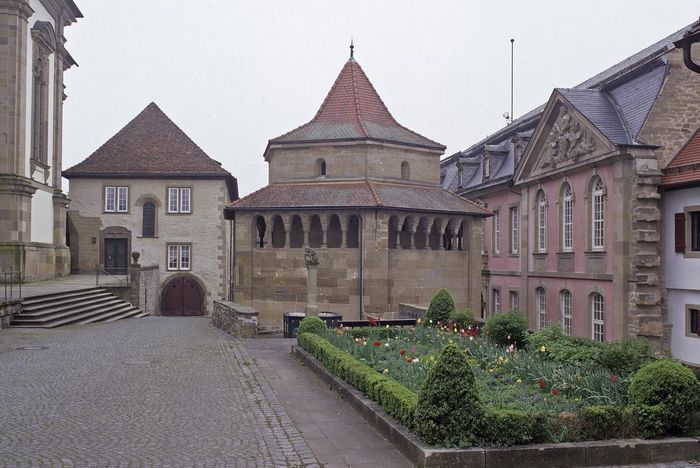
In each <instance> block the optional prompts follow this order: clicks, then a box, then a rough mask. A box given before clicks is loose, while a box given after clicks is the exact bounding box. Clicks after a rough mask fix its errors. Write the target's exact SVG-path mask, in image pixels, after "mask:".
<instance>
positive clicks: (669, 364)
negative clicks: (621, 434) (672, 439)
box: [627, 359, 700, 435]
mask: <svg viewBox="0 0 700 468" xmlns="http://www.w3.org/2000/svg"><path fill="white" fill-rule="evenodd" d="M627 397H628V399H629V402H630V404H633V405H637V406H639V407H641V408H643V409H644V410H645V411H647V412H649V413H650V414H651V416H648V418H652V419H656V418H660V420H661V423H662V424H663V428H664V429H663V432H670V433H677V434H681V435H682V434H687V433H689V431H690V429H691V427H692V424H693V417H694V413H695V412H696V411H697V410H698V407H699V406H700V382H698V380H697V379H696V378H695V376H694V375H693V373H692V372H691V371H690V370H688V368H686V367H685V366H683V365H682V364H680V363H678V362H675V361H671V360H667V359H664V360H660V361H655V362H652V363H649V364H647V365H645V366H644V367H642V368H641V369H639V370H638V371H637V372H636V373H635V374H634V375H633V376H632V379H631V380H630V384H629V387H628V389H627ZM655 406H659V407H660V408H654V409H653V410H650V409H649V408H648V407H655ZM645 407H646V408H645ZM642 419H643V418H642Z"/></svg>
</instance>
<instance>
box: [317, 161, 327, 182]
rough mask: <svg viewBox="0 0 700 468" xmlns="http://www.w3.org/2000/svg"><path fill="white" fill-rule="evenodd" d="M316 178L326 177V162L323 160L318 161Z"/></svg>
mask: <svg viewBox="0 0 700 468" xmlns="http://www.w3.org/2000/svg"><path fill="white" fill-rule="evenodd" d="M316 177H326V161H325V160H324V159H323V158H318V159H317V160H316Z"/></svg>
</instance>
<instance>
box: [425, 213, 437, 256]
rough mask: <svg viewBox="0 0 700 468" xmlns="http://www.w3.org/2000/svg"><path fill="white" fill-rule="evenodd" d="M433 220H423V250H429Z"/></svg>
mask: <svg viewBox="0 0 700 468" xmlns="http://www.w3.org/2000/svg"><path fill="white" fill-rule="evenodd" d="M434 219H435V218H433V217H430V218H426V220H425V226H424V229H425V246H423V250H429V249H430V230H431V228H432V227H433V220H434Z"/></svg>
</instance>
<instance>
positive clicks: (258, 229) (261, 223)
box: [255, 216, 267, 249]
mask: <svg viewBox="0 0 700 468" xmlns="http://www.w3.org/2000/svg"><path fill="white" fill-rule="evenodd" d="M266 232H267V223H265V218H263V217H262V216H258V217H257V218H256V220H255V233H256V239H255V246H256V247H259V248H261V249H262V248H263V247H265V240H266V238H265V234H266Z"/></svg>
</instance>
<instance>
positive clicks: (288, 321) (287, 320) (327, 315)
mask: <svg viewBox="0 0 700 468" xmlns="http://www.w3.org/2000/svg"><path fill="white" fill-rule="evenodd" d="M283 317H284V337H285V338H296V337H297V329H298V328H299V324H300V323H301V321H302V320H304V317H306V313H305V312H285V313H284V316H283ZM318 318H320V319H321V320H323V321H324V322H326V326H327V327H328V328H338V326H339V325H340V322H341V321H342V320H343V316H342V315H339V314H336V313H335V312H320V313H319V314H318Z"/></svg>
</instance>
